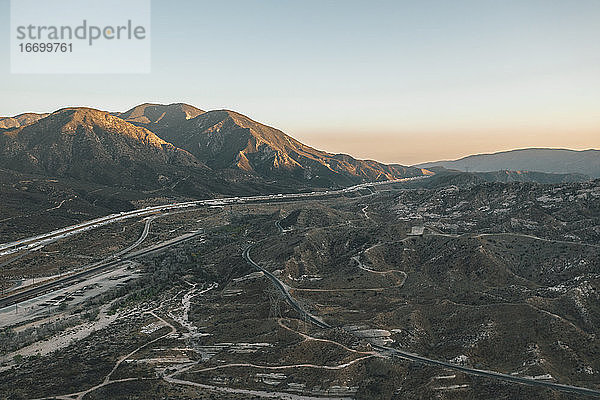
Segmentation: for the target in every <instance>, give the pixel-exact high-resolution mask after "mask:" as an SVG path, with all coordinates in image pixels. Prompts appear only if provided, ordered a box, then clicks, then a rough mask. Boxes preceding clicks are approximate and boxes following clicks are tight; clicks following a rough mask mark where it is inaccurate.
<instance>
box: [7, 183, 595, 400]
mask: <svg viewBox="0 0 600 400" xmlns="http://www.w3.org/2000/svg"><path fill="white" fill-rule="evenodd" d="M392 189H393V190H392ZM559 199H560V200H559ZM148 218H149V217H145V218H144V219H141V218H140V219H135V220H133V219H132V220H128V221H123V222H118V223H115V224H111V225H108V226H105V227H100V228H98V229H94V230H90V231H86V232H84V233H81V234H78V235H74V236H71V237H68V238H64V239H61V240H58V241H56V242H54V243H52V244H50V245H48V246H46V247H44V248H42V249H38V250H36V251H32V252H29V253H27V254H23V255H22V257H21V258H18V259H15V260H12V261H11V260H5V261H4V262H8V263H7V264H6V265H4V266H3V267H2V270H1V271H0V272H1V273H2V274H3V275H2V276H3V281H4V282H6V283H7V284H5V285H4V287H5V290H6V291H9V290H12V291H14V290H23V288H26V287H28V286H31V287H33V286H32V285H36V282H37V284H38V285H39V283H40V282H42V280H43V279H46V281H45V282H47V281H52V280H53V279H57V275H60V274H63V275H68V274H71V273H74V272H75V271H81V270H85V268H86V266H89V265H91V264H93V263H97V262H102V261H103V260H106V259H107V258H109V259H110V257H113V256H114V255H115V254H120V255H119V257H126V256H127V255H128V254H129V255H131V254H135V252H136V251H137V252H141V251H143V250H144V249H148V248H150V249H151V248H152V246H153V245H156V244H158V243H166V242H168V241H169V240H171V239H173V238H178V237H182V236H184V237H185V240H182V241H180V242H177V243H174V244H173V245H167V246H166V247H164V248H161V249H159V250H156V251H149V252H147V253H143V254H141V255H140V256H139V257H135V258H131V259H126V260H125V259H124V260H123V262H122V263H120V264H116V265H114V266H113V267H110V268H108V269H107V270H105V271H102V273H99V274H94V275H90V276H85V277H83V278H82V279H83V280H82V281H81V282H78V283H77V284H74V285H69V286H67V287H64V288H61V289H60V290H57V291H52V292H50V293H47V294H44V295H42V296H37V297H35V298H33V299H29V300H27V301H25V302H24V303H23V304H17V306H15V305H11V306H9V307H5V308H4V309H2V310H0V325H1V327H0V328H1V329H2V331H1V333H0V383H1V384H0V397H2V398H15V399H18V398H63V399H105V398H123V399H126V398H127V399H129V398H167V397H168V398H176V399H196V398H207V399H208V398H219V399H221V398H222V399H247V398H288V399H307V398H358V399H392V398H398V399H400V398H402V399H411V398H415V399H417V398H441V399H465V398H511V399H513V398H523V399H526V398H554V399H571V398H581V396H584V395H585V393H582V392H577V388H587V389H592V390H596V391H598V390H600V341H599V340H598V326H599V322H600V308H599V305H600V298H599V291H598V290H599V287H600V265H599V262H600V261H599V260H600V254H599V253H600V240H599V238H600V236H599V226H600V221H599V220H600V182H598V181H595V182H592V183H580V184H564V185H533V184H483V185H476V186H471V187H456V186H446V187H442V188H434V189H406V188H404V187H403V186H402V185H396V186H395V187H388V188H379V189H375V190H372V189H369V190H364V191H360V192H358V193H352V194H344V195H340V196H337V197H334V198H328V199H318V200H306V199H304V200H293V199H290V200H287V199H279V200H278V199H274V200H273V201H265V202H261V203H255V204H244V203H240V202H235V201H232V202H229V203H226V204H222V205H217V206H211V207H202V208H194V209H185V210H178V211H174V212H164V213H156V214H155V215H153V216H152V217H151V218H152V220H151V221H150V222H148ZM413 226H423V227H424V234H423V235H416V236H411V235H409V233H410V232H411V230H412V228H413ZM146 227H148V228H147V231H146V235H145V236H144V232H145V230H146ZM190 233H194V236H190V237H187V236H185V235H187V234H190ZM134 245H135V247H133V248H132V246H134ZM246 250H247V251H246ZM124 252H125V253H124ZM244 254H246V258H244V257H243V255H244ZM19 255H20V254H17V256H19ZM14 256H15V255H11V257H14ZM2 262H3V260H0V264H1V263H2ZM253 263H254V264H253ZM8 283H10V284H8ZM394 351H398V353H394ZM400 352H403V353H405V354H407V355H408V356H410V355H411V354H413V355H417V356H419V357H422V359H410V357H407V356H402V354H401V353H400ZM427 360H433V361H440V362H442V363H444V364H434V363H431V362H428V361H427ZM475 370H479V371H488V372H489V373H499V374H504V375H505V376H507V377H516V378H519V379H523V381H510V379H509V378H506V377H502V376H485V375H478V374H476V373H475V372H474V371H475ZM536 382H538V383H541V384H540V385H535V383H536ZM545 383H547V384H549V385H546V386H544V384H545ZM552 384H556V385H558V384H560V385H568V387H562V388H561V387H559V386H552ZM569 388H571V389H569ZM587 394H588V395H594V393H593V392H590V393H587Z"/></svg>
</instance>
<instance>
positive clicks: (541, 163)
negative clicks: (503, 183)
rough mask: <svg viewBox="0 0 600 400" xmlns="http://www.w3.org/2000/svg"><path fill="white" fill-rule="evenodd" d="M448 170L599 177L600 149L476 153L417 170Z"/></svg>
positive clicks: (542, 149)
mask: <svg viewBox="0 0 600 400" xmlns="http://www.w3.org/2000/svg"><path fill="white" fill-rule="evenodd" d="M435 166H440V167H444V168H448V169H456V170H459V171H470V172H494V171H502V170H510V171H529V172H544V173H562V174H567V173H577V174H583V175H588V176H590V177H593V178H599V177H600V150H596V149H587V150H571V149H561V148H543V147H532V148H524V149H515V150H507V151H501V152H495V153H484V154H473V155H469V156H466V157H462V158H459V159H456V160H442V161H432V162H426V163H420V164H416V165H414V167H421V168H432V167H435Z"/></svg>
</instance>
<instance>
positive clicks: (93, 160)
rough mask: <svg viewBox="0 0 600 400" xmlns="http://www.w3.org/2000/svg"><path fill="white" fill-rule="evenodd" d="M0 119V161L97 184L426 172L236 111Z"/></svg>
mask: <svg viewBox="0 0 600 400" xmlns="http://www.w3.org/2000/svg"><path fill="white" fill-rule="evenodd" d="M0 124H2V125H0V126H1V127H2V128H0V133H1V134H0V156H1V157H0V167H3V168H9V169H13V170H18V171H21V172H27V173H36V174H42V175H49V176H57V177H67V178H74V179H78V180H83V181H89V182H94V183H100V184H103V185H120V186H125V187H136V188H141V189H156V188H158V187H161V186H165V185H173V183H174V182H177V181H180V180H182V179H185V180H187V181H192V182H196V183H197V185H202V184H206V185H210V184H211V183H212V184H213V185H215V180H221V181H222V185H217V186H221V187H222V186H226V185H227V184H226V182H241V181H243V182H254V183H258V184H265V185H266V184H267V183H268V182H272V181H273V180H274V181H276V183H277V185H279V186H284V187H286V188H287V190H290V189H291V188H296V187H298V186H300V187H340V186H347V185H352V184H356V183H362V182H367V181H381V180H391V179H397V178H402V177H412V176H420V175H423V174H427V173H429V172H428V171H426V170H423V169H420V168H413V167H404V166H400V165H385V164H381V163H378V162H376V161H369V160H357V159H355V158H353V157H351V156H349V155H346V154H331V153H327V152H324V151H320V150H316V149H314V148H312V147H310V146H307V145H304V144H302V143H300V142H299V141H297V140H295V139H293V138H292V137H290V136H288V135H286V134H285V133H283V132H282V131H280V130H278V129H275V128H272V127H269V126H266V125H263V124H261V123H259V122H256V121H254V120H252V119H250V118H248V117H246V116H244V115H242V114H239V113H236V112H233V111H228V110H216V111H203V110H200V109H198V108H195V107H193V106H190V105H187V104H170V105H160V104H142V105H140V106H137V107H134V108H132V109H131V110H128V111H126V112H122V113H120V112H117V113H109V112H105V111H100V110H96V109H91V108H84V107H71V108H65V109H61V110H58V111H56V112H54V113H51V114H22V115H19V116H17V117H12V118H11V117H7V118H1V119H0Z"/></svg>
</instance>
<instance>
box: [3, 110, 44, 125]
mask: <svg viewBox="0 0 600 400" xmlns="http://www.w3.org/2000/svg"><path fill="white" fill-rule="evenodd" d="M48 115H49V114H36V113H25V114H19V115H17V116H14V117H0V129H10V128H18V127H21V126H25V125H29V124H33V123H34V122H36V121H39V120H40V119H42V118H45V117H47V116H48Z"/></svg>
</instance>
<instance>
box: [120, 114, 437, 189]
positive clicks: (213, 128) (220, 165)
mask: <svg viewBox="0 0 600 400" xmlns="http://www.w3.org/2000/svg"><path fill="white" fill-rule="evenodd" d="M115 115H118V116H119V117H121V118H123V119H124V120H125V121H127V122H131V123H133V124H135V125H138V126H143V127H144V128H147V129H149V130H151V131H152V132H154V133H156V134H157V135H158V136H160V137H161V138H163V139H164V140H166V141H168V142H170V143H173V144H174V145H175V146H177V147H180V148H182V149H185V150H187V151H189V152H190V153H192V154H193V155H194V156H196V157H197V158H198V159H199V160H200V161H202V162H204V163H206V164H207V165H208V166H210V167H211V168H213V169H215V170H223V169H235V170H239V171H243V172H246V173H250V174H256V175H258V176H260V177H262V178H265V179H276V180H284V181H299V182H307V183H309V184H310V185H312V186H331V185H338V186H343V185H350V184H354V183H359V182H366V181H381V180H390V179H396V178H401V177H408V176H419V175H423V174H424V173H426V172H424V171H423V170H421V169H420V168H411V167H405V166H400V165H385V164H381V163H378V162H375V161H369V160H356V159H355V158H353V157H351V156H349V155H346V154H331V153H327V152H324V151H320V150H316V149H314V148H312V147H310V146H307V145H305V144H303V143H300V142H299V141H297V140H295V139H294V138H292V137H290V136H288V135H286V134H285V133H283V132H282V131H280V130H278V129H275V128H272V127H269V126H266V125H263V124H261V123H259V122H256V121H254V120H252V119H250V118H248V117H246V116H244V115H242V114H239V113H236V112H233V111H228V110H216V111H208V112H204V111H202V110H199V109H197V108H195V107H192V106H189V105H185V104H171V105H156V104H143V105H140V106H137V107H134V108H132V109H131V110H129V111H126V112H124V113H120V114H115Z"/></svg>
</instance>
